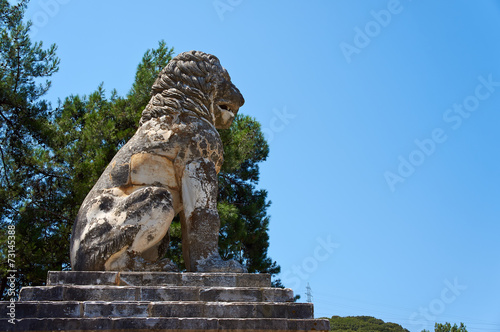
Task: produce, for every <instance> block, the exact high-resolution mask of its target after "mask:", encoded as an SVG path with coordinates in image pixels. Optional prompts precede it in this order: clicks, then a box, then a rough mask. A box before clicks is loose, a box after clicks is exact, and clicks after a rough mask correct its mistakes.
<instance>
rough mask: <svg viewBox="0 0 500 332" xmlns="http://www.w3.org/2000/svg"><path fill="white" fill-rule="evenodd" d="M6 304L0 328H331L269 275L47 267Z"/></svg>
mask: <svg viewBox="0 0 500 332" xmlns="http://www.w3.org/2000/svg"><path fill="white" fill-rule="evenodd" d="M8 305H9V302H0V313H3V314H1V315H2V316H0V331H87V332H88V331H117V332H118V331H120V332H122V331H123V332H125V331H136V332H138V331H184V332H187V331H189V332H193V331H213V332H215V331H227V332H229V331H259V332H265V331H329V322H328V320H325V319H314V318H313V317H314V316H313V305H312V304H311V303H295V302H293V292H292V290H291V289H280V288H271V279H270V276H269V275H268V274H236V273H170V272H79V271H63V272H49V274H48V277H47V286H40V287H24V288H23V289H22V290H21V293H20V301H18V302H15V314H16V319H15V324H11V323H9V322H8V316H7V315H6V313H7V312H9V309H8V307H7V306H8Z"/></svg>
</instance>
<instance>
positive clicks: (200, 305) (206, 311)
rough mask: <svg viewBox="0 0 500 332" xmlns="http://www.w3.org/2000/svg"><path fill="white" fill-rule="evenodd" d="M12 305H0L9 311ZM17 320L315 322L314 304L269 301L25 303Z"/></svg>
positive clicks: (18, 304)
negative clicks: (264, 320)
mask: <svg viewBox="0 0 500 332" xmlns="http://www.w3.org/2000/svg"><path fill="white" fill-rule="evenodd" d="M9 304H10V302H7V301H4V302H0V312H9V310H8V307H7V306H8V305H9ZM15 313H16V317H17V318H40V317H44V318H98V317H183V318H186V317H189V318H195V317H199V318H204V317H206V318H288V319H312V318H313V317H314V315H313V305H312V304H311V303H293V302H281V303H266V302H255V303H246V302H239V303H233V302H198V301H192V302H140V301H127V302H125V301H116V302H99V301H84V302H78V301H59V302H47V301H21V302H16V305H15Z"/></svg>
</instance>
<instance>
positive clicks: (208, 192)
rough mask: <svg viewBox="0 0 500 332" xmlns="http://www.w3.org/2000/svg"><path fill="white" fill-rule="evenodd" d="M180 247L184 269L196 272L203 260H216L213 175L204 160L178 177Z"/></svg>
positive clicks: (215, 192) (216, 235)
mask: <svg viewBox="0 0 500 332" xmlns="http://www.w3.org/2000/svg"><path fill="white" fill-rule="evenodd" d="M182 200H183V206H184V218H183V219H184V220H183V227H184V230H183V237H184V239H183V242H182V243H183V247H185V248H184V253H185V256H187V257H184V260H185V262H186V268H187V269H188V270H189V271H197V270H198V265H199V264H200V263H202V262H203V261H204V260H207V259H209V258H213V257H219V253H218V242H219V228H220V220H219V214H218V212H217V172H216V171H215V165H214V163H213V162H212V161H210V160H208V159H199V160H196V161H193V162H191V163H189V164H187V165H186V168H185V169H184V174H183V177H182Z"/></svg>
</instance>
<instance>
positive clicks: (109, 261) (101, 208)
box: [72, 186, 175, 271]
mask: <svg viewBox="0 0 500 332" xmlns="http://www.w3.org/2000/svg"><path fill="white" fill-rule="evenodd" d="M80 212H81V213H79V216H78V219H81V220H77V222H78V224H79V226H78V227H77V231H76V232H75V233H74V236H75V238H74V239H72V242H73V248H72V252H74V254H73V255H74V258H72V264H73V268H74V269H75V270H93V271H99V270H101V271H102V270H109V271H122V270H128V271H138V270H156V271H160V270H172V269H174V266H172V264H170V263H169V262H166V261H159V262H158V261H156V258H158V255H156V257H154V255H151V251H152V250H154V249H155V248H156V249H158V245H159V244H160V243H161V242H162V240H163V239H164V237H165V236H166V235H167V232H168V229H169V227H170V223H171V221H172V219H173V217H174V214H175V212H174V208H173V203H172V195H171V194H170V192H169V191H168V190H167V189H166V188H163V187H155V186H149V187H141V188H139V189H136V190H135V191H133V192H132V193H131V194H130V195H114V194H113V191H106V192H104V193H101V194H100V195H98V196H95V197H94V198H93V199H92V200H90V201H89V203H88V204H86V207H85V208H84V209H83V210H82V211H80ZM152 257H154V258H153V259H154V261H151V260H150V259H151V258H152Z"/></svg>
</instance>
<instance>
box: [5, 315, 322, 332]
mask: <svg viewBox="0 0 500 332" xmlns="http://www.w3.org/2000/svg"><path fill="white" fill-rule="evenodd" d="M329 329H330V325H329V322H328V320H313V319H304V320H303V319H296V320H289V319H276V318H271V319H263V318H255V319H241V318H157V317H155V318H140V317H139V318H45V319H36V318H27V319H21V320H16V324H15V325H12V324H10V323H8V322H7V320H6V319H0V330H1V331H26V332H29V331H74V332H76V331H86V332H94V331H95V332H98V331H99V332H101V331H134V332H142V331H144V332H145V331H153V330H162V331H165V332H173V331H186V332H188V331H189V332H195V331H196V332H201V331H212V332H216V331H225V332H237V331H248V332H252V331H255V332H271V331H273V332H279V331H322V332H327V331H329Z"/></svg>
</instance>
